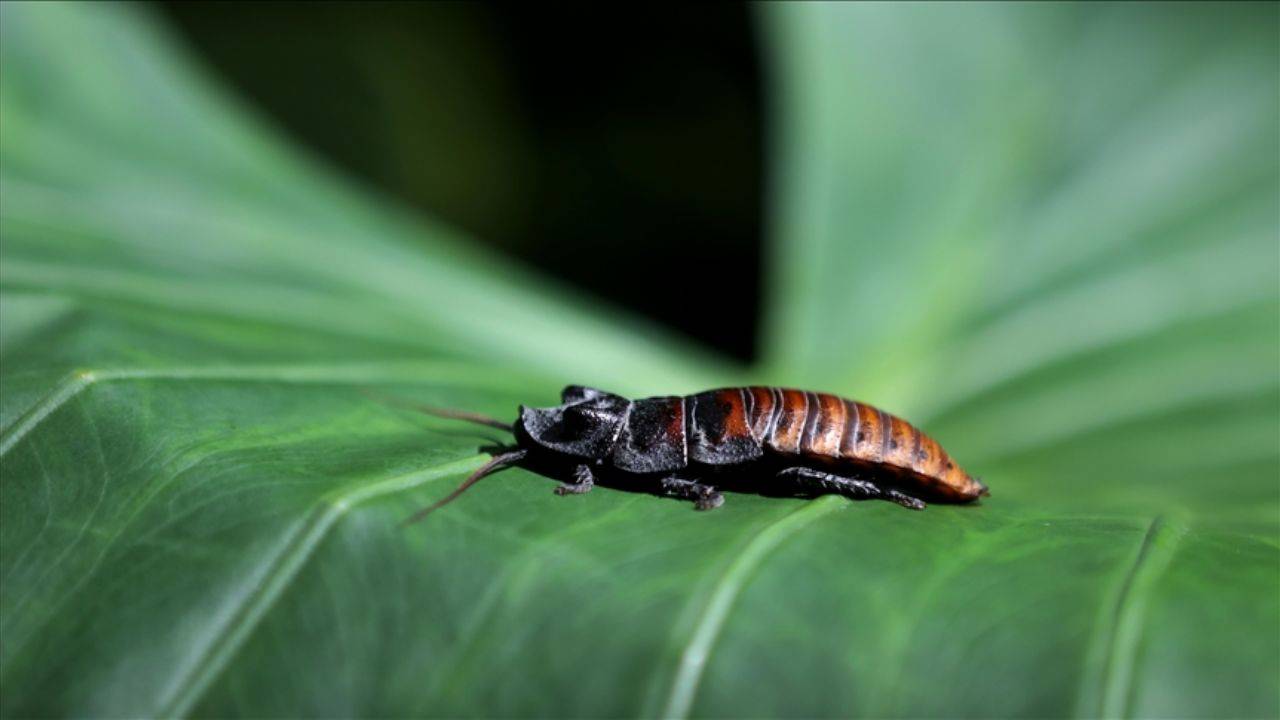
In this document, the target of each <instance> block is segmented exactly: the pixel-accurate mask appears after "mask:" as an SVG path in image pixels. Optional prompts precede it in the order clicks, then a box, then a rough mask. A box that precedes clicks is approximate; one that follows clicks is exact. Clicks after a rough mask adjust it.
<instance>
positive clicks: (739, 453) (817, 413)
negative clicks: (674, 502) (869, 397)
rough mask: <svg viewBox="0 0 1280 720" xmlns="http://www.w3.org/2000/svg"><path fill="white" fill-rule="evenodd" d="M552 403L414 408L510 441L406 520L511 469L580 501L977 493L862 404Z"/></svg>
mask: <svg viewBox="0 0 1280 720" xmlns="http://www.w3.org/2000/svg"><path fill="white" fill-rule="evenodd" d="M560 399H561V404H560V405H557V406H555V407H549V408H531V407H525V406H524V405H521V406H520V410H519V417H518V418H517V420H516V421H515V423H512V424H508V423H505V422H503V421H501V420H496V419H493V418H489V417H484V416H482V415H476V414H474V413H469V412H464V411H459V410H442V409H437V408H419V409H420V410H423V411H425V412H428V413H430V414H433V415H437V416H441V417H448V418H452V419H457V420H466V421H468V422H474V423H478V424H481V425H486V426H489V427H493V428H498V429H501V430H505V431H508V432H511V433H512V434H513V435H514V436H515V444H514V445H512V446H509V447H503V448H501V449H500V450H499V451H498V452H496V453H495V454H494V456H493V458H492V459H491V460H489V461H488V462H487V463H485V464H484V465H483V466H482V467H480V468H479V469H478V470H476V471H475V472H474V473H472V474H471V476H470V477H468V478H467V479H466V480H465V481H463V483H462V484H461V485H460V486H458V488H457V489H456V490H454V491H453V492H452V493H450V494H449V495H448V496H447V497H445V498H444V499H442V500H440V501H439V502H437V503H435V504H434V505H431V506H430V507H427V508H424V509H423V510H421V511H419V512H418V513H417V514H415V515H414V516H413V517H411V518H409V520H408V522H415V521H417V520H421V519H422V518H424V517H426V516H427V514H428V513H430V512H432V511H434V510H436V509H438V508H440V507H442V506H444V505H446V504H447V503H449V502H452V501H453V500H454V499H455V498H457V497H458V496H459V495H461V494H462V493H463V492H465V491H466V490H467V489H468V488H470V487H471V486H472V485H474V484H476V483H477V482H479V481H480V480H481V479H482V478H484V477H486V476H488V475H490V474H492V473H494V472H497V471H498V470H501V469H503V468H507V467H511V466H521V467H526V468H528V469H530V470H533V471H535V472H539V473H541V474H544V475H549V476H551V477H553V478H558V479H562V480H565V481H564V482H562V483H561V484H560V485H559V486H558V487H557V488H556V489H555V492H556V494H557V495H581V494H582V493H586V492H590V491H591V489H592V488H593V487H595V485H596V483H597V482H598V481H599V482H601V483H602V484H605V485H609V486H611V487H619V488H623V489H633V490H640V491H647V492H652V493H655V494H660V495H668V496H672V497H676V498H682V499H685V500H691V501H693V506H694V508H696V509H698V510H711V509H714V508H717V507H719V506H720V505H722V504H724V496H723V495H722V494H721V492H720V490H721V489H725V490H736V491H742V492H754V493H758V494H762V495H807V496H813V495H820V494H827V493H836V494H840V495H844V496H846V497H850V498H855V499H881V500H888V501H891V502H895V503H897V504H899V505H901V506H903V507H906V508H910V509H912V510H923V509H924V508H925V502H924V500H922V499H921V498H928V499H930V500H932V501H941V502H953V503H966V502H972V501H974V500H977V499H978V498H979V497H982V496H985V495H989V494H990V493H989V492H988V491H987V486H986V485H983V484H982V482H981V481H980V480H978V479H977V478H975V477H973V476H971V475H969V474H968V473H967V472H965V471H964V470H962V469H961V468H960V465H959V464H958V463H956V462H955V461H954V460H952V459H951V456H950V455H948V454H947V452H946V451H945V450H943V449H942V446H941V445H939V444H938V443H937V442H936V441H934V440H933V438H931V437H929V436H928V435H926V434H925V433H923V432H921V431H920V430H917V429H916V428H915V427H913V426H912V425H910V424H909V423H907V422H906V421H904V420H902V419H901V418H898V417H896V416H894V415H890V414H889V413H887V412H884V411H883V410H879V409H877V408H874V407H872V406H870V405H867V404H866V403H861V402H856V401H853V400H845V399H844V398H841V397H837V396H835V395H828V394H826V393H815V392H806V391H804V390H791V389H784V388H776V387H739V388H722V389H718V390H708V391H707V392H703V393H698V394H696V395H686V396H683V397H674V396H673V397H650V398H643V399H641V400H628V399H627V398H624V397H622V396H620V395H615V394H613V393H609V392H604V391H603V390H596V389H594V388H589V387H583V386H581V385H570V386H568V387H566V388H565V389H564V391H563V393H562V394H561V398H560Z"/></svg>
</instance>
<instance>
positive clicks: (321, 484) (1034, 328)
mask: <svg viewBox="0 0 1280 720" xmlns="http://www.w3.org/2000/svg"><path fill="white" fill-rule="evenodd" d="M759 18H760V24H761V29H762V35H763V40H764V42H765V45H766V48H767V50H768V52H767V53H766V60H767V63H766V64H767V66H768V67H769V68H770V73H771V74H770V87H771V89H772V95H771V97H772V98H773V103H774V105H773V114H774V118H775V120H776V122H775V128H774V129H775V134H776V136H775V142H774V146H773V150H774V155H775V157H774V168H773V170H774V174H773V176H772V178H771V182H772V186H773V192H774V198H775V204H774V206H773V211H774V221H773V224H774V227H773V238H774V242H773V248H772V256H773V257H772V261H771V262H770V263H769V267H770V268H771V269H773V270H775V271H776V276H775V277H773V278H771V283H772V284H771V287H772V295H771V300H770V307H771V308H772V310H771V314H770V316H769V317H768V318H767V325H766V329H767V335H768V339H767V340H766V342H765V347H766V348H767V357H766V358H765V361H764V362H763V363H762V365H761V366H760V367H759V368H756V369H754V371H750V370H747V371H744V370H743V369H741V368H736V367H734V366H732V365H730V364H728V363H726V362H724V361H721V360H718V359H717V358H715V357H714V356H711V355H709V354H706V353H700V352H698V351H696V350H694V349H690V348H688V347H684V346H682V345H681V344H680V343H679V342H678V341H675V340H673V339H670V338H667V337H664V336H662V335H661V334H660V333H659V332H657V331H655V330H654V329H652V328H649V327H646V326H644V325H643V324H641V323H638V322H635V321H630V320H627V319H625V318H623V317H621V316H620V315H619V314H618V313H616V312H611V311H609V310H607V309H599V308H594V307H592V306H593V305H594V304H595V303H593V302H592V301H591V300H589V299H587V298H582V297H579V296H577V295H575V294H574V293H572V292H571V291H567V290H564V289H562V288H558V287H556V286H554V285H553V284H551V283H549V282H547V281H544V280H540V279H538V278H536V277H533V276H531V275H530V274H528V273H526V272H523V271H521V270H520V269H518V268H515V267H512V266H509V265H506V264H504V263H503V262H501V261H499V260H496V259H494V258H490V257H486V256H485V255H483V254H482V253H480V252H478V251H475V250H473V249H470V248H469V247H468V246H467V244H466V241H465V239H463V238H459V237H457V236H456V235H455V234H453V233H452V232H450V231H449V230H447V229H445V228H442V227H440V226H438V225H436V224H433V223H430V222H426V221H421V220H418V219H414V218H411V217H408V216H406V214H405V213H403V212H402V211H400V210H398V209H396V208H395V207H393V206H390V205H387V204H384V203H381V202H379V201H378V200H376V199H374V198H371V197H370V196H369V194H368V193H366V192H364V191H362V190H361V189H359V188H356V187H353V186H352V185H350V184H349V183H346V182H343V181H341V180H339V179H337V178H335V177H334V176H333V175H332V173H330V172H328V171H327V170H326V169H325V168H323V167H321V166H320V165H319V164H318V163H317V162H315V161H313V160H310V159H307V158H305V157H302V156H301V155H300V154H299V153H297V152H296V151H293V150H291V149H289V146H288V144H287V143H286V142H284V141H282V140H281V139H279V138H277V137H276V136H275V135H274V134H273V133H271V132H269V131H267V130H265V129H264V126H263V124H262V123H260V122H258V121H256V120H254V119H253V118H252V117H251V116H250V115H249V113H248V112H246V111H245V110H244V109H243V108H240V107H239V106H238V105H237V103H236V101H235V100H234V99H233V98H230V97H228V96H227V95H226V94H225V93H224V92H223V91H221V90H219V89H218V87H217V86H216V84H215V83H213V82H211V81H210V80H209V79H208V78H206V77H205V76H204V75H202V74H201V72H200V71H199V70H198V68H197V66H196V64H195V63H193V62H192V61H190V60H189V59H188V58H187V57H186V56H185V54H184V51H183V50H182V48H181V47H178V46H177V45H176V44H175V43H174V42H173V41H172V40H171V39H170V37H169V36H168V34H167V33H166V32H165V30H164V28H162V27H160V26H158V25H157V23H156V22H155V20H154V19H153V18H152V17H151V16H149V15H147V14H146V13H145V12H144V11H143V10H140V9H139V8H137V7H134V6H124V5H54V4H47V5H16V4H6V5H3V6H0V40H2V42H0V361H2V367H0V428H2V429H0V462H2V463H3V465H2V469H3V471H2V475H3V477H2V479H0V520H2V523H0V683H2V687H0V711H2V712H3V715H5V716H8V717H26V716H68V715H76V716H86V715H88V716H157V715H159V716H171V715H194V716H218V717H225V716H241V715H249V716H294V715H342V716H354V715H374V716H405V715H429V716H448V717H457V716H556V717H559V716H588V717H601V716H632V715H642V716H664V717H682V716H691V715H692V716H763V715H783V716H806V717H813V716H872V717H884V716H977V715H999V716H1037V717H1041V716H1060V715H1076V716H1085V717H1093V716H1099V715H1106V716H1119V715H1124V716H1130V715H1133V716H1162V717H1167V716H1176V715H1197V716H1204V715H1217V716H1275V715H1277V714H1280V707H1278V706H1277V704H1278V703H1280V700H1278V699H1277V698H1278V697H1280V686H1278V684H1277V677H1280V573H1278V572H1277V568H1278V567H1280V550H1278V548H1280V487H1278V486H1277V483H1276V480H1277V475H1278V473H1277V471H1278V470H1280V458H1278V457H1277V456H1278V455H1280V449H1278V448H1277V445H1276V442H1275V440H1276V437H1277V431H1278V430H1280V392H1278V391H1280V380H1278V378H1277V364H1278V363H1280V337H1277V326H1278V324H1280V323H1278V316H1277V304H1278V303H1277V284H1278V283H1280V267H1277V260H1278V259H1277V257H1276V252H1275V247H1276V240H1277V238H1276V234H1277V229H1276V215H1277V200H1276V195H1277V168H1276V160H1275V158H1276V155H1277V152H1276V151H1277V147H1276V146H1277V131H1278V128H1277V107H1276V91H1275V88H1276V69H1275V68H1276V67H1277V48H1276V44H1277V40H1276V37H1275V33H1274V27H1275V23H1276V20H1277V18H1276V9H1275V7H1274V6H1252V7H1247V8H1242V7H1230V8H1227V9H1212V8H1210V9H1206V8H1200V7H1197V6H1180V7H1178V8H1164V7H1159V6H1084V7H1071V6H1059V5H1027V6H923V5H916V6H889V5H871V4H867V5H819V4H793V5H776V6H763V7H762V8H760V13H759ZM1104 75H1105V76H1106V77H1107V78H1108V82H1105V83H1104V82H1099V81H1098V78H1099V77H1100V76H1104ZM1047 80H1052V82H1048V81H1047ZM424 161H429V159H424ZM749 375H754V376H755V377H757V378H763V379H768V380H770V381H777V382H781V383H785V384H789V385H798V386H809V387H815V388H821V389H829V390H834V391H841V392H845V393H847V394H850V395H853V396H856V397H860V398H862V399H866V400H869V401H875V402H879V403H882V404H885V405H887V406H888V407H889V408H890V409H892V410H895V411H899V412H900V413H901V414H904V415H906V416H908V417H911V418H912V419H920V420H921V424H923V425H925V427H927V428H928V429H930V430H931V431H935V430H936V435H937V436H938V437H939V439H940V440H942V441H943V442H944V444H946V445H947V446H948V447H949V448H950V449H951V450H952V451H953V453H954V454H955V455H957V456H958V457H959V458H960V459H961V460H962V461H963V462H964V463H965V464H966V466H968V467H969V468H970V469H971V470H973V471H974V472H976V473H978V474H981V475H983V476H984V477H985V479H986V480H987V482H988V483H989V484H990V485H991V486H992V488H993V492H994V494H993V496H992V497H991V498H990V499H989V500H988V501H986V502H984V503H983V504H982V505H979V506H972V507H944V506H939V507H932V508H930V509H929V510H928V511H926V512H923V513H910V512H906V511H904V510H902V509H901V508H898V507H896V506H892V505H889V504H887V503H852V502H849V501H846V500H843V499H840V498H834V497H828V498H823V499H820V500H816V501H802V500H785V499H776V498H760V497H754V496H741V495H733V496H731V497H730V498H729V501H728V502H727V503H726V505H725V506H724V507H723V508H721V509H719V510H716V511H714V512H711V513H695V512H692V511H690V510H689V509H688V507H687V506H685V505H684V504H682V503H678V502H675V501H671V500H665V499H660V498H654V497H650V496H647V495H629V494H623V493H618V492H610V491H606V490H599V491H596V492H593V493H590V494H588V495H585V496H582V497H573V498H557V497H555V496H553V495H552V494H551V488H552V487H553V486H554V483H553V482H552V481H550V480H548V479H545V478H540V477H538V476H536V475H533V474H531V473H528V472H525V471H522V470H512V471H509V472H507V473H505V474H503V475H499V476H495V477H494V478H493V479H491V480H488V481H486V482H484V483H482V484H480V485H478V486H477V487H476V488H475V489H474V490H472V491H471V493H470V494H468V495H467V496H466V497H465V499H463V500H460V501H458V502H457V503H455V504H453V505H451V506H449V508H448V510H447V511H444V512H441V513H438V514H436V515H433V516H432V517H431V519H430V521H429V522H427V523H424V524H421V525H417V526H412V527H408V528H405V527H402V526H401V525H400V521H401V520H402V519H403V518H405V517H406V516H407V515H409V514H410V513H411V512H412V511H413V510H415V509H417V508H419V507H421V506H423V505H424V504H426V503H429V502H431V501H432V500H434V499H437V498H439V497H441V496H443V495H444V494H445V493H447V492H448V491H449V490H450V489H452V487H454V486H455V485H456V483H457V482H458V481H459V480H460V478H461V477H462V476H463V475H464V474H465V473H466V472H467V471H469V470H471V469H473V468H475V467H477V466H479V464H481V463H482V462H483V461H484V459H485V457H486V456H485V455H484V454H483V453H481V452H480V451H479V448H480V447H481V446H483V445H487V444H490V443H492V442H493V441H495V440H498V439H500V438H499V433H497V432H496V431H495V432H489V431H487V430H481V431H475V430H473V429H471V428H470V427H458V426H457V425H456V424H455V423H449V422H447V421H442V420H436V419H432V418H425V417H423V416H421V415H418V414H415V413H412V412H408V411H404V410H400V409H396V408H393V407H389V406H387V405H386V404H383V403H380V402H377V401H376V400H374V399H372V398H371V397H370V394H369V393H370V391H372V392H374V393H376V394H382V395H392V396H396V397H402V398H405V399H410V400H417V401H421V402H427V403H432V404H436V405H445V406H454V407H464V408H467V409H471V410H476V411H481V412H487V413H491V414H494V415H498V416H511V415H512V414H513V412H514V408H515V406H516V405H517V404H519V403H527V404H539V403H550V402H552V401H553V400H554V399H555V397H556V393H557V391H558V389H559V387H560V386H561V385H563V384H564V383H566V382H570V381H573V382H590V383H598V384H603V385H605V386H607V387H610V388H613V389H617V390H619V391H623V392H630V393H667V392H684V391H690V390H694V389H698V388H701V387H707V386H711V385H719V384H732V383H736V382H739V381H740V380H742V379H743V378H744V377H747V376H749Z"/></svg>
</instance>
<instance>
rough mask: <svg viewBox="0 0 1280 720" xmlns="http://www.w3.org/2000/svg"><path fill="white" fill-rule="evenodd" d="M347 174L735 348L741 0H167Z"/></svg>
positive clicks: (743, 132) (755, 291)
mask: <svg viewBox="0 0 1280 720" xmlns="http://www.w3.org/2000/svg"><path fill="white" fill-rule="evenodd" d="M162 8H163V9H164V11H165V12H166V13H167V15H168V16H169V17H170V18H171V19H172V20H173V21H175V23H176V25H177V27H178V28H179V29H180V31H181V32H182V33H183V34H184V35H185V37H186V38H187V40H188V41H189V42H190V43H191V45H192V46H193V47H194V48H195V49H196V51H197V52H198V53H199V54H200V55H201V56H202V58H203V60H204V61H205V62H206V63H207V64H208V65H209V66H211V67H212V68H213V69H214V70H215V71H216V72H218V73H220V74H221V76H222V78H223V79H224V81H225V82H226V83H228V84H229V85H230V86H232V87H233V88H234V89H235V90H237V91H238V92H239V93H240V94H241V95H242V96H243V97H245V98H246V99H248V100H249V101H251V102H252V103H254V104H255V105H256V106H257V107H258V108H259V110H260V111H261V112H262V113H264V114H265V115H266V116H267V117H269V118H270V119H271V120H272V121H274V122H275V123H277V124H278V125H279V126H280V127H281V128H283V129H284V131H285V132H287V133H289V134H291V135H292V136H293V137H294V138H296V139H297V140H299V141H300V142H302V143H303V144H305V145H306V146H308V147H309V148H310V149H311V150H312V151H314V152H316V153H318V154H319V155H321V156H323V157H324V158H327V159H328V160H329V161H330V162H331V163H332V164H334V165H335V166H337V167H338V168H340V169H342V170H344V171H346V172H348V173H350V174H352V175H354V176H355V177H358V178H360V179H362V180H363V181H365V182H367V183H369V184H371V185H373V186H375V187H377V188H380V189H381V190H383V191H385V192H386V193H388V194H389V195H391V196H392V197H395V198H398V199H399V200H401V201H403V202H405V203H408V204H409V205H411V206H413V207H416V208H418V209H420V210H422V211H423V212H425V213H428V214H430V215H431V216H433V217H436V218H438V219H440V220H442V221H444V222H445V223H448V224H450V225H452V226H454V227H457V228H459V229H461V230H463V231H465V232H466V233H468V234H469V235H471V236H472V237H473V238H474V239H475V240H476V241H478V242H481V243H485V244H487V245H490V246H492V247H494V248H496V249H498V250H500V251H502V252H505V253H508V254H510V255H512V256H515V257H516V258H519V259H520V260H521V261H523V262H525V263H527V264H529V265H532V266H534V267H536V268H538V269H540V270H542V271H544V272H546V273H549V274H551V275H555V276H558V277H559V278H562V279H563V280H565V281H567V282H570V283H573V284H576V285H578V286H580V287H583V288H586V289H587V290H589V291H591V292H593V293H595V294H597V295H599V296H600V297H603V298H605V299H607V300H609V301H610V302H612V303H614V304H616V305H619V306H622V307H625V308H628V309H630V310H632V311H635V312H638V313H641V314H644V315H647V316H649V317H650V318H653V319H655V320H658V321H659V322H662V323H665V324H667V325H669V326H671V327H673V328H675V329H677V330H678V331H680V332H683V333H685V334H686V335H689V336H691V337H693V338H696V339H697V340H699V341H701V342H703V343H705V344H707V345H710V346H712V347H714V348H715V349H717V350H719V351H720V352H721V353H724V354H727V355H730V356H732V357H736V358H739V359H742V360H748V359H750V358H751V357H752V356H753V355H754V352H755V343H756V338H755V334H756V322H757V316H758V310H759V306H760V298H759V295H760V275H761V269H760V263H761V259H760V256H761V183H762V167H761V166H762V141H763V135H762V128H761V126H762V118H761V90H760V77H759V74H760V71H759V64H758V58H757V48H756V42H755V37H754V35H753V29H752V26H751V23H750V17H749V11H748V9H747V8H746V7H745V6H743V5H728V4H725V5H719V4H708V5H695V6H688V7H683V8H679V9H675V8H665V9H662V10H641V9H638V8H635V7H631V8H624V9H619V8H616V7H613V6H563V5H552V6H536V7H535V6H530V5H524V4H490V5H481V4H470V3H468V4H463V3H385V4H384V3H359V4H351V3H316V4H306V5H304V4H294V3H167V4H164V5H162Z"/></svg>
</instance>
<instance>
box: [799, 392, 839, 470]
mask: <svg viewBox="0 0 1280 720" xmlns="http://www.w3.org/2000/svg"><path fill="white" fill-rule="evenodd" d="M812 395H813V399H814V400H815V402H813V403H812V404H810V405H809V418H808V422H807V423H806V424H805V429H804V437H802V438H801V440H800V451H801V452H803V453H804V454H806V455H812V456H814V457H821V458H831V459H836V458H839V457H840V440H841V438H843V436H844V431H845V420H846V418H845V413H846V405H845V402H844V400H843V399H841V398H838V397H836V396H835V395H828V394H826V393H812Z"/></svg>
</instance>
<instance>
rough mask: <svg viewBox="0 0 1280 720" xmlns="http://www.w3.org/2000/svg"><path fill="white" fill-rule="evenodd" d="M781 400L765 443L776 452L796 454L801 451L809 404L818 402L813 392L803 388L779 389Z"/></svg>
mask: <svg viewBox="0 0 1280 720" xmlns="http://www.w3.org/2000/svg"><path fill="white" fill-rule="evenodd" d="M778 394H779V395H781V398H780V399H781V402H780V403H779V410H778V411H776V412H775V413H774V414H775V415H776V417H777V419H776V420H775V421H774V423H773V427H772V428H771V431H770V432H769V434H768V435H767V436H766V437H765V438H764V444H765V446H766V447H768V448H769V449H771V450H773V451H774V452H778V453H783V454H786V455H796V454H799V452H800V440H801V438H802V437H803V435H804V428H805V425H806V424H807V422H808V420H809V406H810V405H811V404H817V399H816V398H815V397H814V394H813V393H809V392H804V391H803V390H779V391H778Z"/></svg>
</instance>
